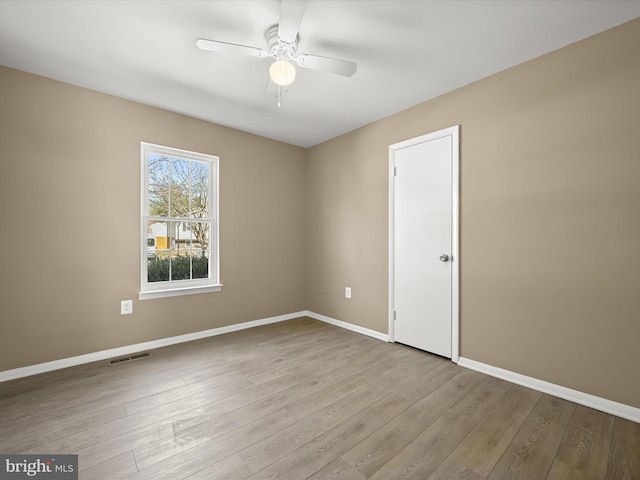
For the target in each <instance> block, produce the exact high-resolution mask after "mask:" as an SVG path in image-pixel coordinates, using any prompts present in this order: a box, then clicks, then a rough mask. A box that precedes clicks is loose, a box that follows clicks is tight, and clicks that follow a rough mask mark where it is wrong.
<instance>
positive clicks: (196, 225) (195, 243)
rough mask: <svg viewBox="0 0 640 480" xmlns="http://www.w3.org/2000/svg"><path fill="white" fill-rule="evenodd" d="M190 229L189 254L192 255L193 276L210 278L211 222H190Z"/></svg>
mask: <svg viewBox="0 0 640 480" xmlns="http://www.w3.org/2000/svg"><path fill="white" fill-rule="evenodd" d="M188 230H189V232H190V234H191V236H190V239H189V240H190V241H189V242H188V243H187V245H188V255H189V257H191V266H192V278H209V255H208V250H207V249H208V246H209V232H210V231H211V228H210V224H209V222H189V224H188Z"/></svg>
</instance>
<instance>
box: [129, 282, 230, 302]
mask: <svg viewBox="0 0 640 480" xmlns="http://www.w3.org/2000/svg"><path fill="white" fill-rule="evenodd" d="M220 290H222V284H219V285H203V286H199V287H186V288H171V289H165V290H149V291H146V292H138V300H151V299H152V298H165V297H179V296H182V295H195V294H197V293H211V292H219V291H220Z"/></svg>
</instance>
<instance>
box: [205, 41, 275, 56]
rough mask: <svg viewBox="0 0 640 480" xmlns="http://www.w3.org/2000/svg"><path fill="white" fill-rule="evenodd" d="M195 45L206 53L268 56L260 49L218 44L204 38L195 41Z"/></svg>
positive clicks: (234, 44) (232, 44)
mask: <svg viewBox="0 0 640 480" xmlns="http://www.w3.org/2000/svg"><path fill="white" fill-rule="evenodd" d="M196 45H197V46H198V48H200V49H201V50H206V51H208V52H223V53H239V54H241V55H249V56H251V57H268V56H269V54H268V53H267V52H266V51H264V50H263V49H261V48H256V47H249V46H247V45H238V44H236V43H227V42H220V41H218V40H207V39H206V38H199V39H198V40H196Z"/></svg>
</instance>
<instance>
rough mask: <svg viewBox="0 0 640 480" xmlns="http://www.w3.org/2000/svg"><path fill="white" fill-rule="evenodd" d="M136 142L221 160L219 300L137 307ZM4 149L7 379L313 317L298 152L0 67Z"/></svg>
mask: <svg viewBox="0 0 640 480" xmlns="http://www.w3.org/2000/svg"><path fill="white" fill-rule="evenodd" d="M211 108H215V105H211ZM140 141H146V142H152V143H158V144H162V145H168V146H172V147H177V148H183V149H188V150H195V151H200V152H204V153H211V154H214V155H218V156H219V157H220V203H221V207H220V224H221V226H222V231H221V236H220V249H221V265H222V268H221V279H222V282H223V283H224V288H223V290H222V291H221V292H219V293H215V294H206V295H191V296H188V297H179V298H165V299H158V300H144V301H138V300H137V293H138V290H139V285H140V273H139V264H140V249H139V244H138V239H139V237H140V226H139V218H140V206H139V205H140ZM0 146H1V147H2V148H1V150H0V151H1V155H2V157H1V158H2V160H1V164H2V169H1V173H0V195H1V207H0V208H1V209H2V215H1V221H2V227H1V231H2V250H1V251H2V256H1V258H2V266H1V273H0V275H1V276H2V288H0V306H1V308H2V320H0V329H1V334H0V371H2V370H8V369H12V368H16V367H21V366H25V365H31V364H36V363H40V362H45V361H50V360H55V359H60V358H66V357H70V356H74V355H79V354H84V353H89V352H95V351H100V350H104V349H109V348H113V347H119V346H123V345H131V344H134V343H138V342H144V341H148V340H153V339H158V338H164V337H170V336H174V335H179V334H183V333H189V332H196V331H201V330H206V329H210V328H215V327H220V326H225V325H230V324H234V323H240V322H245V321H249V320H255V319H260V318H266V317H271V316H275V315H281V314H288V313H293V312H296V311H300V310H302V309H304V308H305V302H304V294H305V292H304V285H303V282H302V281H301V279H303V278H304V276H305V270H304V268H305V251H304V249H305V243H304V224H305V223H304V222H305V220H304V213H305V212H304V208H303V200H304V180H305V161H304V160H305V158H304V156H305V151H304V150H303V149H301V148H298V147H294V146H291V145H286V144H283V143H279V142H275V141H271V140H267V139H265V138H261V137H258V136H255V135H250V134H247V133H242V132H239V131H236V130H232V129H229V128H225V127H221V126H217V125H213V124H211V123H207V122H203V121H199V120H195V119H192V118H188V117H184V116H181V115H177V114H173V113H169V112H166V111H163V110H159V109H155V108H151V107H147V106H143V105H140V104H136V103H133V102H129V101H125V100H121V99H118V98H115V97H111V96H108V95H103V94H99V93H96V92H92V91H89V90H85V89H81V88H77V87H74V86H71V85H67V84H64V83H60V82H55V81H52V80H48V79H45V78H42V77H37V76H34V75H29V74H26V73H22V72H18V71H15V70H11V69H7V68H1V67H0ZM124 299H134V305H133V311H134V313H133V314H132V315H125V316H121V315H120V301H121V300H124Z"/></svg>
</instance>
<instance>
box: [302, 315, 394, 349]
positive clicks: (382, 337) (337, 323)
mask: <svg viewBox="0 0 640 480" xmlns="http://www.w3.org/2000/svg"><path fill="white" fill-rule="evenodd" d="M305 315H306V316H307V317H311V318H314V319H316V320H320V321H321V322H326V323H330V324H331V325H335V326H337V327H341V328H345V329H347V330H351V331H353V332H357V333H361V334H363V335H367V336H369V337H373V338H377V339H378V340H382V341H384V342H388V341H389V335H387V334H385V333H380V332H376V331H375V330H370V329H368V328H364V327H360V326H358V325H354V324H353V323H348V322H343V321H342V320H336V319H335V318H331V317H327V316H326V315H321V314H319V313H315V312H310V311H308V310H307V311H306V312H305Z"/></svg>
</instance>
